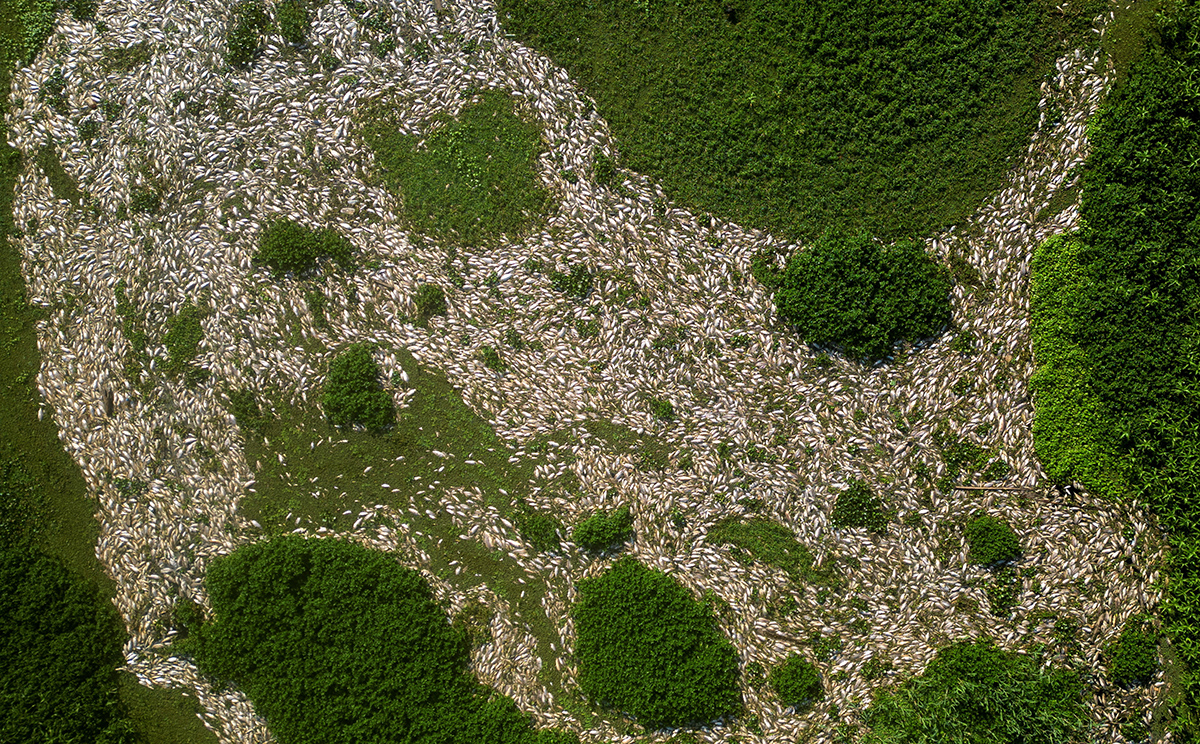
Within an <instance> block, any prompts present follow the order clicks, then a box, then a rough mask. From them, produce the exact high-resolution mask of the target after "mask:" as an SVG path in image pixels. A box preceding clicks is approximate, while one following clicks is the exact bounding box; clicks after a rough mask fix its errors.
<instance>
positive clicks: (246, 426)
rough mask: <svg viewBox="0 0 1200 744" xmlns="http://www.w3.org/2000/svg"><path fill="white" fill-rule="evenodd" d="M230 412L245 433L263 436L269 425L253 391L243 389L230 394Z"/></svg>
mask: <svg viewBox="0 0 1200 744" xmlns="http://www.w3.org/2000/svg"><path fill="white" fill-rule="evenodd" d="M229 412H230V413H232V414H233V418H234V420H235V421H237V425H238V426H240V427H242V429H243V430H244V431H250V432H254V433H255V434H258V435H259V436H262V433H263V430H264V429H265V428H266V425H267V417H266V416H264V415H263V412H262V408H261V407H260V406H259V405H258V398H257V397H256V396H255V395H254V391H253V390H249V389H247V388H243V389H241V390H233V391H230V392H229Z"/></svg>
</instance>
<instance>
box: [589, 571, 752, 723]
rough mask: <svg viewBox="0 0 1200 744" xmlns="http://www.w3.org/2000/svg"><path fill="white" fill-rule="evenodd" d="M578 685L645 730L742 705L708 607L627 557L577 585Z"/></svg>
mask: <svg viewBox="0 0 1200 744" xmlns="http://www.w3.org/2000/svg"><path fill="white" fill-rule="evenodd" d="M578 589H579V600H578V602H577V603H576V604H575V607H574V608H573V609H572V614H573V616H574V618H575V627H576V628H577V630H578V641H577V642H576V645H575V655H576V657H577V658H578V659H579V686H580V688H581V689H582V690H583V692H584V693H585V694H586V695H587V696H588V697H590V698H591V699H592V700H593V701H595V702H598V703H600V704H601V705H602V706H605V707H612V708H613V709H615V710H618V711H622V712H625V713H627V714H629V715H631V716H633V717H634V718H635V719H636V720H637V722H638V723H639V724H641V725H642V726H644V727H645V728H646V729H655V728H660V727H664V726H672V727H673V726H680V725H685V724H700V725H702V724H705V723H708V722H710V721H712V720H714V719H716V718H718V717H720V716H722V715H726V714H730V713H732V712H734V711H735V710H736V709H737V708H738V707H739V706H740V705H741V693H740V692H739V690H738V659H737V651H736V650H735V649H734V647H733V644H731V643H730V642H729V640H728V639H727V638H725V636H723V635H722V634H721V632H720V630H719V629H718V627H717V621H716V618H715V617H714V616H713V614H712V610H711V609H709V607H708V606H706V605H704V604H702V603H701V602H699V601H697V600H696V598H694V597H693V596H692V595H691V593H690V592H688V590H687V589H685V588H684V587H683V586H681V585H680V584H679V583H678V582H677V581H675V580H674V579H672V578H671V577H669V576H667V575H666V574H664V573H662V572H660V571H654V570H651V569H649V568H647V567H645V566H644V565H642V564H641V563H639V562H637V561H636V560H634V559H633V558H631V557H625V558H622V559H620V560H618V561H617V562H616V563H615V564H613V567H612V568H610V569H609V570H608V571H607V572H606V573H604V574H602V575H601V576H598V577H596V578H593V579H584V580H583V581H580V582H579V584H578Z"/></svg>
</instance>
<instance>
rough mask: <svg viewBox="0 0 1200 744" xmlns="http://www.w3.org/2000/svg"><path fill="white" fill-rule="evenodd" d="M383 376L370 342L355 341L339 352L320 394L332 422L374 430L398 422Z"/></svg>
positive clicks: (384, 428)
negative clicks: (323, 389) (381, 381)
mask: <svg viewBox="0 0 1200 744" xmlns="http://www.w3.org/2000/svg"><path fill="white" fill-rule="evenodd" d="M380 375H381V372H380V370H379V365H378V364H376V363H375V360H374V359H373V358H372V357H371V347H370V346H369V345H368V344H354V345H353V346H350V347H348V348H347V349H346V350H345V351H343V352H342V353H341V354H338V355H337V357H335V358H334V360H333V362H332V363H331V364H330V365H329V381H328V382H327V383H326V385H325V392H324V394H323V395H322V396H321V404H322V406H324V408H325V415H326V417H328V419H329V423H331V424H333V425H334V426H340V427H347V426H354V425H359V426H363V427H365V428H366V429H367V431H370V432H374V433H379V432H382V431H385V430H387V429H389V428H390V427H391V426H392V424H394V423H395V422H396V407H395V405H394V404H393V403H392V396H391V395H389V394H388V392H387V391H386V390H384V389H383V385H382V384H381V383H380V381H379V379H380Z"/></svg>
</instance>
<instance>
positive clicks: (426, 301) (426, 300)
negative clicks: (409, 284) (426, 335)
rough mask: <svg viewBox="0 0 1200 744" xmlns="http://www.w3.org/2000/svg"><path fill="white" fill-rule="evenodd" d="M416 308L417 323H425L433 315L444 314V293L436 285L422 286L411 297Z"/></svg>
mask: <svg viewBox="0 0 1200 744" xmlns="http://www.w3.org/2000/svg"><path fill="white" fill-rule="evenodd" d="M413 303H415V304H416V306H417V322H418V323H422V324H424V323H427V322H428V321H429V319H430V318H432V317H433V316H435V315H445V314H446V293H445V292H444V291H443V290H442V288H441V287H439V286H438V285H436V284H422V285H420V286H419V287H417V292H416V294H415V295H414V296H413Z"/></svg>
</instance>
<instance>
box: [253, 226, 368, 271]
mask: <svg viewBox="0 0 1200 744" xmlns="http://www.w3.org/2000/svg"><path fill="white" fill-rule="evenodd" d="M258 244H259V247H258V251H257V252H256V253H255V254H254V259H253V261H254V263H255V265H258V266H266V267H268V268H270V269H271V271H272V273H274V274H275V276H276V277H280V276H283V275H284V274H288V273H292V274H295V275H297V276H302V275H304V274H308V273H310V272H312V271H313V270H315V269H316V266H317V260H318V259H322V258H327V259H329V260H331V261H333V262H334V263H336V264H338V265H339V266H341V267H342V268H343V269H346V270H350V269H352V268H353V267H354V247H353V246H352V245H351V244H350V241H348V240H346V239H345V238H344V237H342V236H341V235H339V234H338V233H337V231H336V230H332V229H329V228H325V229H322V230H311V229H309V228H307V227H305V226H304V225H301V224H299V223H297V222H293V221H291V220H289V219H275V220H272V221H271V222H269V223H268V224H267V226H266V227H265V228H264V229H263V231H262V234H261V235H260V236H259V243H258Z"/></svg>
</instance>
